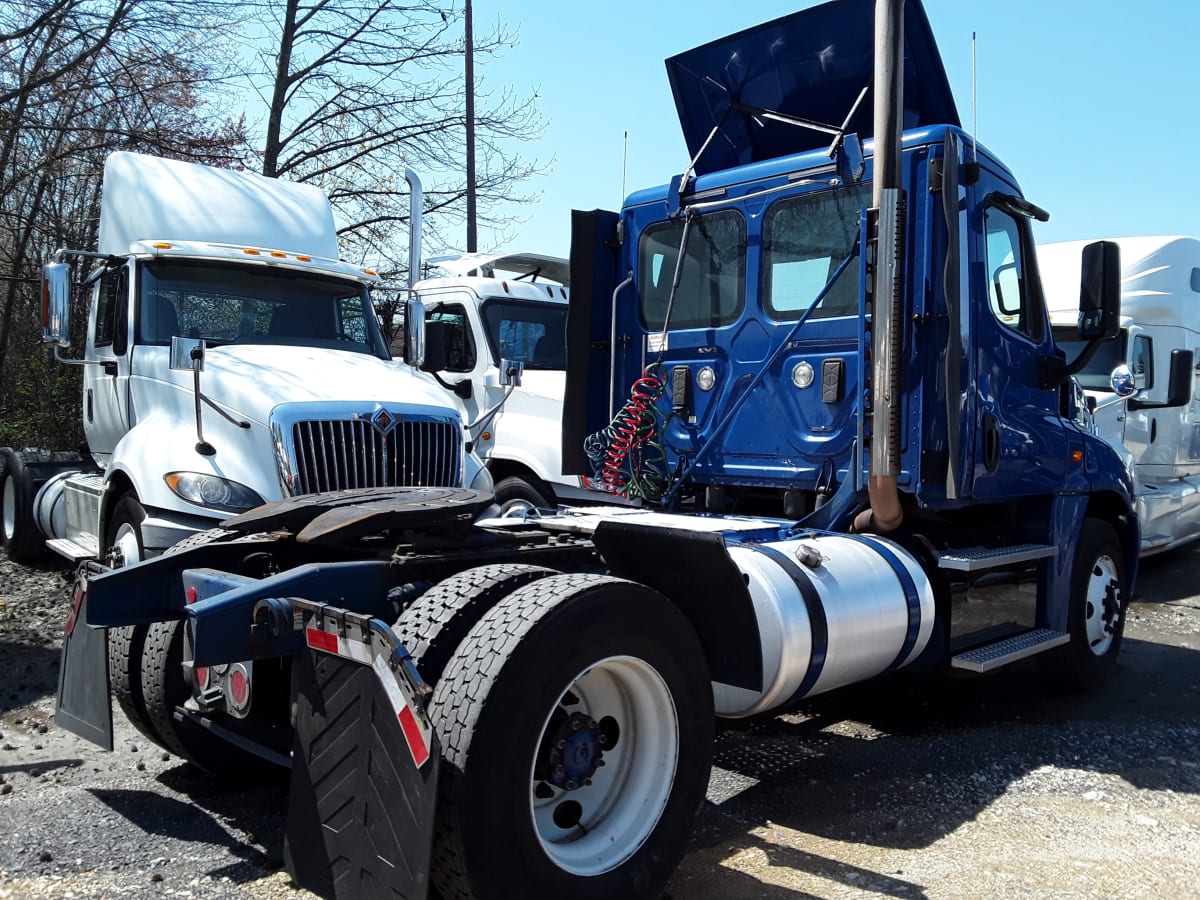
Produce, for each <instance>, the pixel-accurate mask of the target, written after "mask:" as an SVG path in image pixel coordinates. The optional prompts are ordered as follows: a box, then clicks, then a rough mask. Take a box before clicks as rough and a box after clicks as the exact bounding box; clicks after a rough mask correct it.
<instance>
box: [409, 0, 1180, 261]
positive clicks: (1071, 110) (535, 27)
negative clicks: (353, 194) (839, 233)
mask: <svg viewBox="0 0 1200 900" xmlns="http://www.w3.org/2000/svg"><path fill="white" fill-rule="evenodd" d="M809 5H813V4H812V3H809V2H806V0H790V2H782V0H750V2H745V3H740V4H738V3H729V2H715V0H650V2H647V0H641V2H637V3H635V2H630V0H610V2H609V3H607V4H584V3H571V2H566V3H564V2H554V3H550V2H545V0H474V15H475V21H476V28H477V30H479V31H482V30H484V28H485V27H486V26H487V25H488V24H489V23H491V22H494V21H496V20H497V19H500V20H502V21H504V22H505V23H506V24H508V25H509V26H511V27H513V28H514V29H515V30H517V31H518V32H519V39H520V43H519V44H518V46H517V47H515V48H513V49H511V50H509V51H507V52H506V53H505V55H504V56H503V57H502V58H500V59H499V60H493V61H491V62H489V63H488V65H487V66H486V68H483V69H481V70H479V71H478V72H477V75H478V76H479V77H480V78H481V81H482V84H481V88H482V89H484V90H487V89H494V90H499V89H500V88H501V86H503V85H505V84H511V85H513V86H514V87H515V88H517V89H519V90H524V91H527V92H528V91H536V92H537V94H538V97H539V105H540V108H541V110H542V113H543V115H544V117H545V119H546V120H547V123H548V124H547V128H546V132H545V136H544V137H543V139H542V140H541V141H540V142H538V143H533V144H530V145H528V146H527V147H526V148H524V150H523V152H524V153H525V155H527V156H532V157H535V158H537V159H539V160H542V161H545V162H551V161H552V167H551V169H550V172H549V174H548V175H546V176H542V177H539V178H537V179H536V180H535V181H534V182H532V183H531V184H530V185H529V187H530V188H531V190H532V191H535V192H539V193H540V197H539V199H538V200H537V201H536V202H535V203H533V204H531V205H530V206H528V207H526V208H524V209H520V210H515V211H514V214H515V215H517V216H518V217H519V218H520V219H522V220H524V221H523V222H520V223H518V224H516V225H514V226H513V227H512V231H513V233H514V235H515V239H514V240H512V241H509V242H505V243H504V248H507V249H522V250H531V251H537V252H542V253H553V254H557V255H561V256H566V255H567V252H568V249H569V246H570V210H571V209H573V208H575V209H592V208H595V207H601V208H605V209H617V208H619V207H620V204H621V200H622V155H623V143H624V134H625V132H626V131H628V133H629V143H628V167H627V171H626V174H625V186H626V193H629V192H631V191H634V190H637V189H640V188H644V187H650V186H652V185H656V184H661V183H663V182H666V181H668V180H669V178H670V176H671V175H672V174H674V173H678V172H680V171H682V169H683V167H684V166H685V165H686V164H687V158H686V151H685V148H684V144H683V138H682V137H681V135H680V131H679V125H678V122H677V120H676V117H675V108H674V104H673V102H672V99H671V93H670V88H669V85H668V83H667V77H666V72H665V68H664V66H663V60H664V59H666V58H667V57H668V56H671V55H673V54H675V53H678V52H680V51H682V50H687V49H689V48H691V47H695V46H698V45H700V44H703V43H706V42H708V41H710V40H713V39H715V38H717V37H720V36H722V35H725V34H729V33H731V32H734V31H738V30H740V29H742V28H747V27H750V26H752V25H757V24H759V23H761V22H766V21H769V20H770V19H774V18H777V17H779V16H782V15H786V14H788V13H790V12H794V11H795V10H797V9H800V8H803V7H806V6H809ZM925 10H926V13H927V14H928V16H929V20H930V24H931V26H932V27H933V32H934V36H935V38H936V39H937V41H938V45H939V47H940V48H941V53H942V59H943V62H944V63H945V66H946V71H947V75H948V76H949V79H950V83H951V86H952V87H953V89H954V94H955V98H956V100H957V103H958V108H959V115H960V116H961V117H962V119H963V122H964V125H966V127H967V128H968V130H969V129H970V122H971V33H972V31H974V32H976V33H977V44H976V52H977V60H978V75H977V83H978V103H977V107H978V123H979V128H978V137H979V140H980V142H981V143H983V144H984V145H986V146H987V147H989V148H990V149H991V150H992V151H993V152H995V153H997V154H998V155H999V156H1000V158H1001V159H1002V160H1004V161H1005V162H1006V163H1007V164H1008V166H1009V167H1010V168H1011V169H1012V170H1013V172H1014V173H1015V174H1016V176H1017V178H1018V180H1019V181H1020V184H1021V186H1022V189H1023V190H1024V192H1025V194H1026V196H1027V197H1028V198H1029V199H1030V200H1032V201H1033V202H1034V203H1037V204H1038V205H1040V206H1042V207H1045V208H1046V209H1048V210H1049V211H1050V214H1051V218H1050V221H1049V222H1047V223H1045V224H1040V225H1037V226H1036V231H1035V236H1036V237H1037V239H1038V240H1039V241H1056V240H1074V239H1083V238H1097V237H1119V236H1125V235H1133V234H1192V235H1197V234H1200V223H1198V222H1197V215H1198V213H1197V210H1198V209H1200V182H1198V181H1197V168H1198V167H1197V154H1198V153H1200V111H1198V108H1200V103H1198V102H1197V95H1198V94H1200V75H1198V73H1200V66H1198V57H1200V4H1192V3H1182V2H1179V0H1142V2H1140V3H1136V4H1127V3H1126V4H1122V5H1121V6H1120V7H1118V6H1117V4H1116V3H1113V2H1109V0H1094V2H1088V0H1040V2H1035V0H1005V2H998V0H926V2H925ZM496 243H497V238H496V236H495V235H493V234H490V233H488V232H486V231H482V232H481V235H480V244H481V249H492V248H495V246H496ZM439 249H441V248H432V247H431V248H427V251H426V252H427V253H430V254H432V253H434V252H437V251H438V250H439Z"/></svg>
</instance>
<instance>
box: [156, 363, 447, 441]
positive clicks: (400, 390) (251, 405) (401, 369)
mask: <svg viewBox="0 0 1200 900" xmlns="http://www.w3.org/2000/svg"><path fill="white" fill-rule="evenodd" d="M154 349H157V348H154ZM163 349H166V348H163ZM171 375H172V376H174V379H182V380H183V382H182V383H183V385H184V386H186V387H188V388H190V387H191V375H190V374H189V373H188V372H178V371H174V372H172V373H171ZM200 389H201V390H202V391H203V392H204V393H205V395H207V396H208V397H210V398H211V399H212V400H213V401H215V402H217V403H219V404H221V405H223V406H226V407H228V408H230V409H232V410H236V411H237V412H238V413H239V414H241V415H243V416H245V417H247V418H249V419H253V420H255V421H257V422H260V423H263V424H265V423H266V422H267V421H268V419H269V417H270V414H271V410H272V409H273V408H274V407H275V406H277V405H278V404H280V403H285V402H289V403H291V402H300V403H304V402H321V401H349V402H364V403H387V404H393V405H394V404H405V405H418V406H423V407H428V408H431V409H432V411H434V412H437V413H441V414H448V415H454V416H457V412H455V411H454V407H453V405H452V404H450V403H449V402H448V401H447V398H446V392H445V391H444V390H442V388H441V387H439V386H438V385H437V383H436V382H434V381H433V379H432V378H430V377H429V376H427V375H424V374H421V373H418V372H414V371H413V370H412V369H410V368H409V367H408V366H406V365H405V364H404V363H398V362H390V361H384V360H382V359H378V358H377V357H374V356H368V355H367V354H365V353H352V352H349V351H345V350H329V349H324V348H318V347H273V346H255V345H246V344H237V345H230V346H226V347H213V348H210V349H209V350H207V351H206V353H205V356H204V371H203V372H201V373H200Z"/></svg>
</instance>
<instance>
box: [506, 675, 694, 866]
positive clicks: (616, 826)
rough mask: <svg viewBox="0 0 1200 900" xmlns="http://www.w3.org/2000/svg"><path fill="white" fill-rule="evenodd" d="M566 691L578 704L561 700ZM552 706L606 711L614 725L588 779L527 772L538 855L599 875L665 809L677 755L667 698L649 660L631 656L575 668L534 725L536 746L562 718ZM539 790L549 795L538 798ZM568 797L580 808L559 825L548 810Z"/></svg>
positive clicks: (638, 842)
mask: <svg viewBox="0 0 1200 900" xmlns="http://www.w3.org/2000/svg"><path fill="white" fill-rule="evenodd" d="M568 694H573V695H574V697H575V698H577V699H578V703H569V700H568V703H567V704H566V705H564V699H566V698H568ZM559 710H562V711H569V712H570V713H579V714H581V715H583V716H586V717H590V718H591V719H594V720H596V721H597V722H599V721H602V720H603V719H604V718H605V717H611V718H613V719H615V720H616V722H617V725H618V727H619V729H620V731H619V737H618V738H617V740H616V742H615V743H614V744H612V745H611V746H610V747H607V748H605V749H603V751H602V756H601V759H602V761H603V763H604V765H602V766H599V767H596V768H595V769H594V771H592V772H591V773H590V781H591V783H590V784H586V783H585V784H581V785H580V786H579V787H577V788H576V789H574V790H564V789H561V788H558V787H551V786H549V785H547V783H546V782H544V781H539V780H538V779H537V778H536V777H534V772H533V770H531V772H530V793H529V798H530V811H531V813H532V815H533V823H534V830H535V832H536V834H537V838H538V841H539V843H540V844H541V846H542V849H543V850H544V851H545V852H546V855H547V856H549V857H550V859H551V860H552V861H553V862H554V863H555V865H557V866H558V867H559V868H561V869H564V870H566V871H568V872H570V873H572V874H574V875H582V876H592V875H600V874H602V873H604V872H608V871H610V870H612V869H615V868H616V867H617V866H619V865H621V864H622V863H623V862H625V861H626V860H628V859H629V858H630V857H631V856H633V855H634V854H635V853H636V852H637V851H638V849H639V848H640V847H641V846H642V844H644V843H645V841H646V838H648V837H649V836H650V833H651V832H652V831H653V830H654V827H655V826H656V825H657V824H658V820H659V819H660V818H661V817H662V813H663V810H664V809H666V806H667V801H668V800H669V799H670V796H671V790H672V787H673V785H674V781H675V771H676V767H677V765H678V760H679V720H678V717H677V716H676V713H675V702H674V700H673V699H672V697H671V691H670V689H669V688H668V687H667V683H666V682H665V681H664V680H663V677H662V676H661V675H659V674H658V672H657V670H655V669H654V667H653V666H651V665H649V664H648V663H646V662H645V661H643V660H640V659H636V658H634V657H632V656H612V657H609V658H608V659H604V660H601V661H600V662H597V663H596V664H595V665H593V666H591V667H590V668H588V669H586V670H584V671H583V672H581V673H579V675H577V676H576V677H575V680H574V681H573V682H572V683H571V685H570V686H569V688H568V690H565V691H563V692H562V694H560V695H559V698H558V703H557V704H556V707H555V709H554V710H551V712H550V714H549V715H548V716H547V717H546V721H545V723H544V724H543V726H542V736H541V739H540V740H539V742H538V744H539V750H541V749H544V746H543V745H545V744H546V740H547V732H548V731H553V730H554V729H555V727H556V724H555V723H556V722H561V721H562V719H563V715H562V713H561V712H559V713H558V715H557V716H556V712H557V711H559ZM537 762H538V761H537V760H536V759H535V760H534V768H535V769H536V766H537ZM539 791H540V793H542V794H543V796H541V797H539V796H538V793H539ZM547 791H549V792H552V794H553V796H550V797H547V796H545V794H546V793H547ZM572 801H573V802H574V803H577V804H579V807H580V808H581V815H580V817H579V824H578V825H575V826H573V827H569V828H562V827H560V826H559V824H557V823H556V822H555V813H556V811H557V810H558V809H559V807H560V805H561V804H564V803H568V802H572Z"/></svg>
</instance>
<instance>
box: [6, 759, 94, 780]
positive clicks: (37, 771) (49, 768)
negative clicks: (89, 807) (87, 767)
mask: <svg viewBox="0 0 1200 900" xmlns="http://www.w3.org/2000/svg"><path fill="white" fill-rule="evenodd" d="M82 765H83V760H82V759H80V758H79V757H75V758H74V759H43V760H40V761H38V762H31V763H18V764H16V765H12V766H0V775H11V774H13V773H14V772H26V773H28V774H30V775H32V776H33V777H35V778H36V777H37V776H38V775H41V774H43V773H45V772H53V771H54V770H55V769H74V768H76V767H77V766H82Z"/></svg>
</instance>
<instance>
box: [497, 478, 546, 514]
mask: <svg viewBox="0 0 1200 900" xmlns="http://www.w3.org/2000/svg"><path fill="white" fill-rule="evenodd" d="M495 494H496V502H497V503H499V504H500V510H501V512H502V514H507V513H510V512H512V511H513V510H519V509H528V508H529V507H533V508H535V509H554V508H555V507H556V506H557V505H558V504H557V503H556V502H555V500H554V491H552V490H550V487H549V486H548V485H547V484H546V482H544V481H542V480H541V479H540V478H538V477H537V476H536V475H510V476H509V477H508V478H502V479H500V481H499V482H498V483H497V484H496V488H495Z"/></svg>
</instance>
